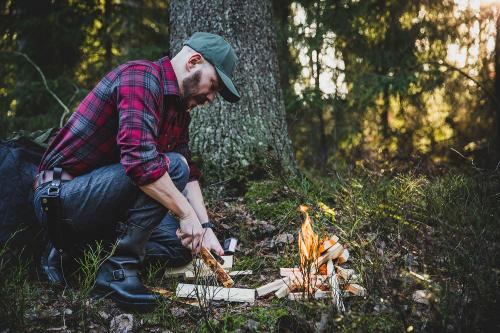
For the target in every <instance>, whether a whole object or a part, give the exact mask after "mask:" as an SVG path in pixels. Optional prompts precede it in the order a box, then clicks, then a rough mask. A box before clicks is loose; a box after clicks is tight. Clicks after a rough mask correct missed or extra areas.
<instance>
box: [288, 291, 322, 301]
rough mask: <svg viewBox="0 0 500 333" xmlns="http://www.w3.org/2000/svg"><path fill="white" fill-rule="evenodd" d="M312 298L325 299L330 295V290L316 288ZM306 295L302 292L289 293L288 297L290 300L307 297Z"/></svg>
mask: <svg viewBox="0 0 500 333" xmlns="http://www.w3.org/2000/svg"><path fill="white" fill-rule="evenodd" d="M311 296H312V297H313V298H314V299H325V298H328V297H330V296H331V293H330V291H323V290H316V291H315V292H314V294H313V295H311ZM307 298H308V295H307V294H305V293H303V292H298V293H290V294H288V299H289V300H292V301H297V300H303V299H307Z"/></svg>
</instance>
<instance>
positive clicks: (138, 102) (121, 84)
mask: <svg viewBox="0 0 500 333" xmlns="http://www.w3.org/2000/svg"><path fill="white" fill-rule="evenodd" d="M115 94H116V95H115V96H116V105H117V112H118V122H119V123H118V134H117V137H116V141H117V144H118V147H119V148H120V162H121V164H122V165H123V166H124V168H125V173H126V174H127V176H129V177H130V178H131V179H132V181H133V182H134V183H135V184H136V185H138V186H143V185H147V184H150V183H153V182H154V181H156V180H157V179H159V178H160V177H161V176H163V175H164V174H165V173H166V172H168V166H169V162H170V161H169V160H168V157H167V156H165V155H164V154H159V153H158V151H157V149H156V138H157V137H158V131H159V123H160V119H161V118H160V117H161V116H160V110H161V109H160V104H161V94H162V92H161V86H160V80H159V79H158V77H157V76H155V75H154V73H153V72H152V70H151V69H150V68H149V67H147V66H137V65H136V66H130V67H128V68H126V69H125V70H124V71H123V72H122V73H121V74H120V75H119V77H118V78H117V81H116V86H115Z"/></svg>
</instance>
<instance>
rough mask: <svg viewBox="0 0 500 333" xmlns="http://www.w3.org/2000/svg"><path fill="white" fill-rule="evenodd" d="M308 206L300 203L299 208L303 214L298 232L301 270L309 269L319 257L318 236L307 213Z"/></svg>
mask: <svg viewBox="0 0 500 333" xmlns="http://www.w3.org/2000/svg"><path fill="white" fill-rule="evenodd" d="M308 209H309V208H308V207H307V206H304V205H300V207H299V210H300V211H301V212H302V213H303V214H304V218H305V220H304V223H302V226H301V228H300V232H299V254H300V267H301V269H302V271H305V270H306V269H307V270H309V269H310V268H311V265H312V264H313V263H314V262H315V260H316V259H317V258H318V257H319V237H318V235H317V234H316V233H315V232H314V231H313V228H312V220H311V217H310V216H309V214H308V213H307V211H308Z"/></svg>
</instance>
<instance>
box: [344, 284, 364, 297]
mask: <svg viewBox="0 0 500 333" xmlns="http://www.w3.org/2000/svg"><path fill="white" fill-rule="evenodd" d="M344 288H345V290H347V291H348V292H350V293H351V294H353V295H355V296H365V295H366V289H365V288H363V287H362V286H360V285H359V284H355V283H350V284H347V285H345V287H344Z"/></svg>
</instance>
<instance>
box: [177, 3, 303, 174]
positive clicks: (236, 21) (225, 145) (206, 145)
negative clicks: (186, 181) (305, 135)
mask: <svg viewBox="0 0 500 333" xmlns="http://www.w3.org/2000/svg"><path fill="white" fill-rule="evenodd" d="M170 13H171V14H170V26H171V35H170V41H171V43H170V45H171V47H172V50H171V51H172V55H174V54H176V53H177V52H178V51H179V50H180V49H181V47H182V42H183V41H184V40H185V39H187V38H188V37H189V36H190V35H191V34H193V33H194V32H196V31H206V32H212V33H216V34H219V35H221V36H223V37H224V38H225V39H226V40H227V41H228V42H229V43H230V44H231V45H232V46H233V48H234V49H235V52H236V54H237V56H238V59H239V61H238V64H237V66H236V70H235V74H234V78H233V81H234V82H235V84H236V85H237V86H238V88H239V90H240V92H241V95H242V98H241V100H240V101H239V102H238V103H235V104H230V103H227V102H225V101H224V100H223V99H222V98H221V97H219V98H217V99H216V100H215V101H214V103H213V104H212V105H210V106H205V107H198V108H197V109H195V110H194V111H193V112H192V122H191V127H190V135H191V142H190V145H191V149H192V151H193V153H195V154H197V155H199V156H201V157H202V159H203V166H204V171H205V172H206V171H207V168H210V172H211V173H212V172H214V174H215V175H220V176H219V179H228V178H232V177H234V176H237V175H239V174H240V172H241V170H250V171H252V170H253V169H255V168H257V167H259V166H262V165H261V164H262V163H264V164H269V163H272V164H275V163H276V162H277V163H278V164H279V165H280V166H281V167H282V168H283V169H284V170H288V171H293V170H295V169H296V163H295V159H294V157H293V151H292V148H291V143H290V139H289V136H288V131H287V124H286V121H285V108H284V103H283V96H282V91H281V88H280V85H279V75H278V61H277V47H276V38H275V35H274V30H273V25H272V20H271V2H270V1H269V0H248V1H245V0H232V1H228V0H213V1H194V0H174V1H172V4H171V7H170ZM207 162H208V163H207Z"/></svg>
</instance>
